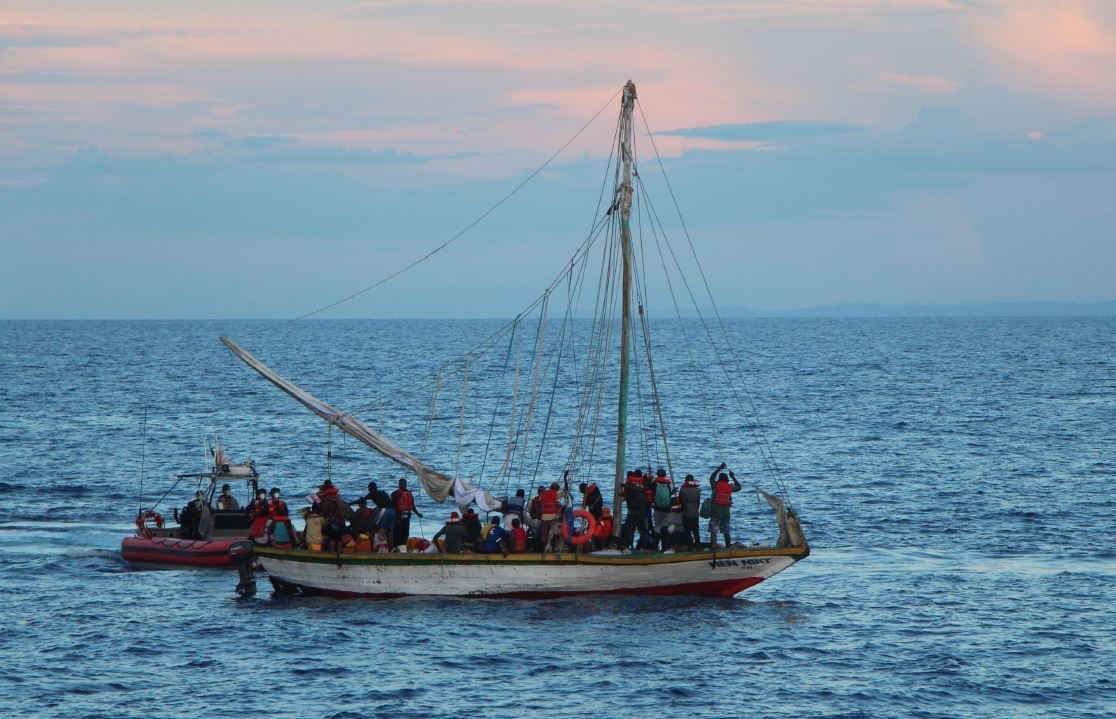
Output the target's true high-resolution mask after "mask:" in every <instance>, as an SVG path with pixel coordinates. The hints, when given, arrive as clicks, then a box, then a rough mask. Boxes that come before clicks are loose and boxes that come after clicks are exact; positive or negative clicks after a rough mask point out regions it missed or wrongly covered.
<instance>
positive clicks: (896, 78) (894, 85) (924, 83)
mask: <svg viewBox="0 0 1116 719" xmlns="http://www.w3.org/2000/svg"><path fill="white" fill-rule="evenodd" d="M853 87H854V88H856V89H857V90H863V91H865V92H897V91H913V92H919V93H923V94H926V95H948V94H949V93H951V92H956V91H957V90H960V89H961V88H962V87H964V83H962V82H961V81H960V80H950V79H948V78H945V77H942V76H941V75H908V74H906V73H903V72H881V73H879V74H878V75H876V76H875V77H874V78H872V79H870V80H863V81H861V82H858V83H856V84H855V85H853Z"/></svg>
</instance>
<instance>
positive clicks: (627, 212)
mask: <svg viewBox="0 0 1116 719" xmlns="http://www.w3.org/2000/svg"><path fill="white" fill-rule="evenodd" d="M635 101H636V86H635V83H633V82H632V81H631V80H628V84H626V85H624V99H623V100H622V101H621V103H620V159H621V161H622V162H623V163H624V176H623V177H624V179H623V182H622V183H621V185H620V188H619V190H620V198H619V200H620V254H621V256H622V257H623V278H624V279H623V282H624V286H623V291H624V300H623V301H624V305H623V314H622V315H621V318H620V400H619V411H618V412H617V427H616V484H615V488H614V493H613V497H612V510H613V517H614V519H613V525H612V536H614V537H619V536H620V529H621V525H622V521H623V518H624V512H623V504H622V502H623V493H624V443H625V439H626V437H625V435H626V434H627V429H628V363H629V359H630V355H631V350H630V349H629V344H630V342H631V334H632V230H631V217H632V111H633V110H634V109H635Z"/></svg>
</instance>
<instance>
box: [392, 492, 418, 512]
mask: <svg viewBox="0 0 1116 719" xmlns="http://www.w3.org/2000/svg"><path fill="white" fill-rule="evenodd" d="M395 503H396V505H397V506H396V509H398V510H399V511H400V512H410V511H411V510H413V509H414V508H415V495H413V494H411V490H409V489H400V490H399V494H398V495H397V496H396V498H395Z"/></svg>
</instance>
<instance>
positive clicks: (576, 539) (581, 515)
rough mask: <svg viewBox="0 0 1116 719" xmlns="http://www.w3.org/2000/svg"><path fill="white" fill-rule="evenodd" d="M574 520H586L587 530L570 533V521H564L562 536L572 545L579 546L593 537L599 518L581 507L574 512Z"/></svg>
mask: <svg viewBox="0 0 1116 719" xmlns="http://www.w3.org/2000/svg"><path fill="white" fill-rule="evenodd" d="M573 516H574V520H575V521H576V520H578V519H584V520H585V531H583V532H580V533H577V534H574V535H572V536H571V535H570V523H569V522H562V538H563V539H565V540H566V541H567V542H569V543H570V545H571V546H574V547H577V546H579V545H582V544H585V543H586V542H588V541H589V540H590V539H592V538H593V533H594V532H595V531H596V530H597V519H596V518H595V517H594V516H593V515H592V514H591V513H589V512H587V511H586V510H584V509H579V510H577V511H576V512H574V513H573Z"/></svg>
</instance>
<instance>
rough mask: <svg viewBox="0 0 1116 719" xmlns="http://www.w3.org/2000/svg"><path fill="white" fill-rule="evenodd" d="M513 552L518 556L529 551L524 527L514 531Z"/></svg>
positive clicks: (516, 528)
mask: <svg viewBox="0 0 1116 719" xmlns="http://www.w3.org/2000/svg"><path fill="white" fill-rule="evenodd" d="M512 551H513V552H515V553H517V554H522V553H523V552H526V551H527V530H526V529H524V528H523V527H515V528H514V529H512Z"/></svg>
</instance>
